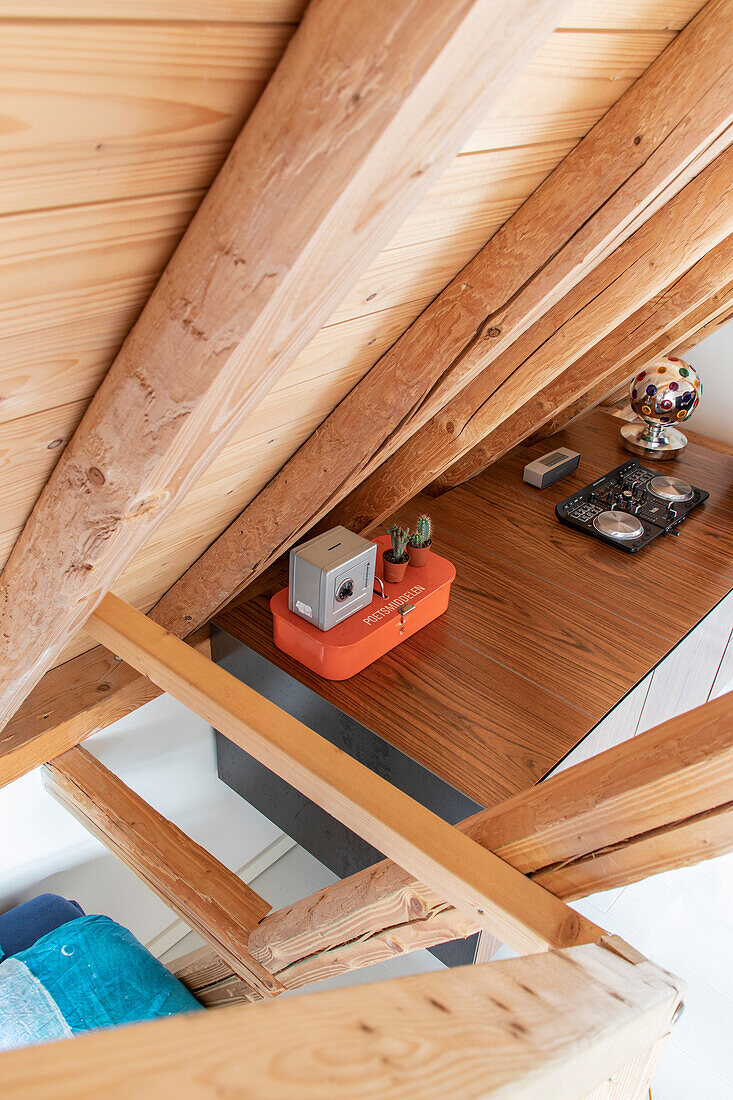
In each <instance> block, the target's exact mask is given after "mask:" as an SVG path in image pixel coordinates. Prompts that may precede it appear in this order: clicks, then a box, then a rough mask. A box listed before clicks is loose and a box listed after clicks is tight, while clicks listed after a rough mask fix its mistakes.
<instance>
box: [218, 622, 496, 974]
mask: <svg viewBox="0 0 733 1100" xmlns="http://www.w3.org/2000/svg"><path fill="white" fill-rule="evenodd" d="M212 656H213V658H214V660H215V661H216V662H217V663H218V664H220V665H221V666H222V667H223V668H225V669H226V670H227V671H228V672H230V673H232V675H233V676H236V677H237V678H238V679H239V680H241V681H242V682H243V683H246V684H248V685H249V686H250V687H252V688H253V689H254V690H255V691H257V692H258V693H259V694H260V695H263V696H264V697H265V698H266V699H270V700H271V701H272V702H274V703H277V705H278V706H279V707H280V708H281V709H282V710H284V711H286V712H287V713H288V714H290V715H292V716H293V717H294V718H297V719H298V720H299V721H301V722H303V724H304V725H306V726H308V727H309V728H310V729H313V730H315V731H316V732H317V733H319V734H320V735H321V736H322V737H325V738H326V740H328V741H330V742H331V744H333V745H336V746H338V748H340V749H343V751H344V752H347V753H348V754H349V756H352V757H353V758H354V759H355V760H358V761H359V762H360V763H362V764H364V765H365V766H366V767H368V768H371V770H372V771H374V772H376V773H377V774H378V775H381V776H382V777H383V778H384V779H387V780H389V782H390V783H393V784H394V785H395V786H396V787H398V788H399V789H400V790H402V791H404V792H405V793H406V794H409V795H410V796H411V797H412V798H414V799H415V800H416V801H418V802H421V803H422V805H423V806H426V807H427V808H428V809H430V810H432V811H433V812H434V813H436V814H438V815H439V816H440V817H442V818H443V819H444V820H445V821H449V822H450V823H451V824H455V823H456V822H458V821H461V820H462V819H463V818H464V817H468V816H470V814H472V813H475V812H476V811H477V810H479V809H481V807H480V806H479V805H478V804H477V803H475V802H473V801H472V800H471V799H470V798H467V797H466V796H465V795H464V794H462V793H461V792H460V791H457V790H456V789H455V788H454V787H451V786H450V785H449V784H448V783H446V782H445V781H444V780H442V779H440V778H438V776H436V775H434V774H433V772H431V771H429V770H428V769H427V768H424V767H422V766H421V765H420V764H418V763H417V762H416V761H414V760H412V759H411V758H410V757H409V756H407V755H406V754H405V753H403V752H400V750H399V749H396V748H395V747H394V746H393V745H390V744H389V743H388V742H387V741H385V740H384V739H383V738H381V737H378V736H377V735H376V734H375V733H373V732H372V730H370V729H368V728H367V727H366V726H363V725H361V723H359V722H357V721H355V720H354V719H353V718H351V717H349V716H348V715H346V714H344V713H343V712H342V711H340V710H339V709H338V708H337V707H335V706H333V704H331V703H329V702H327V701H326V700H325V699H322V698H321V697H320V696H319V695H316V693H315V692H313V691H311V690H310V688H307V687H305V686H304V685H303V684H300V683H299V682H298V681H297V680H295V679H293V677H292V676H289V675H288V674H287V673H285V672H283V671H282V670H281V669H279V668H277V667H276V666H275V665H273V664H271V663H270V662H269V661H267V660H266V659H265V658H264V657H261V656H260V654H259V653H256V652H255V651H254V650H253V649H250V648H249V647H248V646H246V645H244V644H243V643H242V642H240V641H238V640H237V639H236V638H233V637H232V636H231V635H230V634H228V633H226V631H223V630H220V629H218V628H215V629H214V630H213V632H212ZM216 748H217V761H218V770H219V777H220V778H221V779H222V780H223V781H224V782H225V783H227V784H228V786H230V787H231V788H232V790H234V791H236V792H237V794H239V795H241V797H242V798H245V799H246V800H247V801H248V802H249V803H250V804H251V805H252V806H254V807H255V808H256V809H258V810H259V811H260V812H261V813H263V814H265V816H266V817H268V818H269V819H270V820H271V821H273V822H274V823H275V824H276V825H277V826H278V828H280V829H282V830H283V832H284V833H287V835H288V836H290V837H292V838H293V840H295V841H297V843H298V844H301V845H302V846H303V847H304V848H305V849H306V850H307V851H308V852H310V853H311V855H313V856H315V857H316V859H319V860H320V861H321V863H324V864H325V865H326V867H328V868H330V870H332V871H333V872H334V874H337V875H338V876H339V877H341V878H344V877H345V876H346V875H351V874H354V873H355V872H356V871H360V870H362V869H363V868H364V867H368V866H369V865H370V864H372V863H375V862H377V861H378V860H379V859H381V858H383V857H382V854H381V852H378V851H377V850H376V849H375V848H373V847H372V846H371V845H370V844H367V843H366V841H364V840H362V839H361V837H359V836H357V835H356V834H355V833H353V832H352V831H351V830H350V829H347V828H346V826H344V825H342V824H341V822H340V821H337V820H336V819H335V818H333V817H331V815H330V814H327V813H326V812H325V811H324V810H322V809H321V808H320V807H319V806H316V804H315V803H313V802H311V801H310V799H308V798H306V797H305V796H304V795H302V794H301V793H300V791H297V790H296V789H295V788H294V787H292V786H291V785H290V784H289V783H286V782H285V781H284V780H282V779H281V778H280V777H279V776H278V775H275V773H274V772H272V771H270V769H269V768H266V767H264V766H263V765H262V764H260V763H258V761H256V760H255V759H254V758H253V757H252V756H250V755H249V754H248V753H246V752H244V751H243V750H242V749H240V748H239V747H238V746H237V745H234V744H232V742H231V741H229V740H228V739H227V738H226V737H224V736H223V735H222V734H220V733H217V735H216ZM476 938H477V937H476V936H471V937H469V938H468V939H466V940H456V941H455V942H454V943H450V944H441V945H440V947H436V948H433V953H434V954H435V955H436V956H437V957H438V958H440V959H441V960H442V961H443V962H445V963H446V965H448V966H455V965H463V964H465V963H469V962H472V960H473V956H474V953H475V944H476Z"/></svg>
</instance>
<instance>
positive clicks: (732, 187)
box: [324, 99, 733, 532]
mask: <svg viewBox="0 0 733 1100" xmlns="http://www.w3.org/2000/svg"><path fill="white" fill-rule="evenodd" d="M731 106H733V99H732V100H731ZM731 191H733V148H731V149H728V150H726V151H725V152H724V153H721V154H720V155H719V156H718V157H717V158H716V160H715V161H713V163H712V164H711V165H709V166H708V167H707V168H706V169H705V170H704V171H703V172H701V173H700V175H699V176H697V177H696V178H695V179H694V180H693V181H692V182H691V183H688V184H687V186H686V187H685V188H684V189H683V190H682V191H680V193H679V194H678V195H676V196H675V198H674V199H672V200H671V201H670V202H669V203H667V205H666V206H665V207H664V208H663V209H662V210H660V211H658V213H656V214H655V215H653V217H651V218H650V219H649V221H647V222H646V223H645V224H644V225H643V226H642V227H641V229H638V230H637V231H636V233H634V235H633V236H632V237H630V238H629V239H628V240H627V241H625V242H624V244H622V245H621V246H620V247H619V248H617V249H616V251H615V252H614V253H613V254H612V255H611V256H610V257H609V258H608V259H607V260H605V261H604V262H603V263H602V264H600V265H599V266H598V267H597V268H596V269H595V270H594V271H593V272H592V273H591V274H590V275H588V276H587V277H586V278H585V279H584V280H583V282H582V283H580V284H579V286H577V287H576V288H575V290H573V291H571V292H570V294H568V295H566V297H565V298H563V299H562V301H560V302H559V303H558V304H557V305H556V306H554V307H553V308H552V309H551V310H550V311H548V313H547V314H546V315H545V316H544V317H542V318H541V319H540V321H538V322H537V324H536V325H534V326H533V328H532V329H530V330H528V331H527V332H526V333H525V334H524V335H523V336H522V337H520V338H519V340H517V342H516V343H515V344H514V345H512V347H510V348H509V349H508V351H506V352H505V353H504V355H502V356H501V357H500V359H498V360H496V361H495V362H493V363H492V364H491V366H490V367H488V368H487V369H486V370H485V371H483V372H482V373H481V374H480V375H478V376H477V377H476V378H474V380H473V381H472V382H470V383H469V384H468V385H467V386H466V388H465V389H464V390H463V391H462V392H461V393H459V394H458V396H457V397H454V398H453V399H452V400H451V401H449V402H448V403H447V404H446V405H445V406H444V407H443V409H442V410H441V412H440V413H439V414H438V415H436V416H435V417H433V419H432V420H431V421H430V422H429V423H428V424H426V425H425V426H424V427H423V428H422V429H421V430H420V432H418V433H417V434H416V435H414V436H413V437H412V438H411V439H410V440H409V441H408V442H407V443H405V444H404V445H403V446H402V447H401V448H400V450H399V451H397V452H396V454H394V455H392V457H391V458H389V459H388V460H387V461H386V462H385V463H384V464H383V465H382V466H380V467H379V468H378V469H377V470H376V471H375V472H374V473H373V474H372V475H371V476H370V477H368V478H367V479H366V480H365V481H363V482H362V483H361V485H360V486H359V487H358V489H356V490H355V491H354V492H352V493H351V494H350V496H349V497H347V498H346V500H345V501H343V502H342V503H341V504H340V505H339V506H338V507H337V508H335V509H334V510H333V511H332V512H331V513H330V514H329V516H328V519H327V521H326V523H327V524H328V525H329V526H330V525H331V524H337V523H342V524H343V525H344V526H345V527H349V528H352V529H353V530H356V531H361V532H366V531H369V530H371V529H372V528H373V527H375V526H376V525H377V524H378V523H380V522H381V521H382V520H383V519H385V518H386V517H387V516H389V515H391V514H392V512H394V511H396V510H397V509H398V508H400V507H401V506H402V505H403V504H405V503H406V502H407V501H409V500H411V499H412V498H413V497H414V496H416V495H417V494H418V493H419V492H420V491H421V490H422V489H423V488H424V487H425V486H426V485H428V484H430V483H431V482H433V481H434V480H435V479H436V478H439V477H440V476H441V475H442V474H443V473H444V471H445V470H447V469H448V468H449V467H450V466H452V465H453V464H454V463H455V462H457V461H458V460H459V459H461V458H462V457H463V456H464V455H466V454H467V453H468V452H469V451H471V450H472V448H473V447H474V446H476V444H477V443H479V442H480V441H481V440H482V439H484V438H485V437H486V436H487V435H489V433H490V432H493V431H495V430H496V429H497V428H499V427H500V426H501V425H502V424H503V423H504V422H505V421H506V420H507V419H508V418H509V417H510V416H513V415H514V414H515V413H517V412H518V411H519V410H521V409H522V407H523V406H526V405H527V403H528V402H530V401H531V400H532V398H533V397H535V395H536V394H537V393H539V392H540V391H541V390H542V389H543V388H544V387H545V386H547V385H549V384H550V383H551V382H553V381H554V379H556V378H557V377H558V376H559V375H561V374H563V373H564V372H568V371H573V370H574V369H575V364H577V362H578V361H579V360H581V359H582V358H583V356H587V355H588V354H590V355H591V356H592V349H593V347H594V345H595V344H597V343H598V340H599V338H600V339H602V338H605V336H607V335H608V334H609V333H611V332H612V331H613V329H614V328H616V327H618V326H619V325H621V324H623V323H624V321H626V320H627V319H628V318H629V317H630V316H631V315H632V314H633V313H635V312H636V310H638V309H641V308H643V306H644V305H645V303H647V302H648V301H649V300H650V299H651V298H653V297H655V296H656V295H657V294H660V293H661V292H662V291H663V290H664V288H665V287H667V286H669V285H670V284H671V283H672V282H673V281H675V280H677V279H678V278H679V277H680V276H681V275H682V274H683V273H684V272H685V271H686V270H687V269H688V268H689V266H690V264H695V263H697V262H698V261H699V260H700V259H702V258H703V257H704V256H705V255H706V253H707V252H709V251H711V250H713V249H715V248H716V247H717V246H718V245H719V244H720V243H721V242H722V241H723V240H725V238H726V237H727V236H729V235H730V234H731V233H733V205H732V204H731V203H728V202H725V201H724V196H726V195H727V194H730V193H731ZM593 380H594V379H593V378H591V381H593ZM530 430H531V425H530V424H525V429H524V434H523V435H522V436H521V438H524V437H525V436H526V435H527V434H528V433H529V431H530ZM324 525H325V524H324Z"/></svg>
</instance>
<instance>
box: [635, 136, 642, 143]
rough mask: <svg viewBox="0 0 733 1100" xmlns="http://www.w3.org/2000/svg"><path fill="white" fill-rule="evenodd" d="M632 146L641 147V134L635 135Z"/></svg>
mask: <svg viewBox="0 0 733 1100" xmlns="http://www.w3.org/2000/svg"><path fill="white" fill-rule="evenodd" d="M634 145H641V134H637V135H636V137H635V138H634Z"/></svg>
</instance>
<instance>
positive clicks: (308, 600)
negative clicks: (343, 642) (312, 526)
mask: <svg viewBox="0 0 733 1100" xmlns="http://www.w3.org/2000/svg"><path fill="white" fill-rule="evenodd" d="M376 564H377V547H376V544H375V543H373V542H369V540H368V539H363V538H362V537H361V535H355V534H354V532H353V531H348V530H347V529H346V527H334V528H332V530H330V531H326V532H325V534H323V535H316V537H315V538H313V539H309V540H308V542H303V543H301V545H300V546H297V547H296V548H295V549H294V550H291V551H290V582H289V583H290V588H289V597H288V607H289V608H290V610H291V611H293V612H294V613H295V614H296V615H301V616H302V617H303V618H304V619H307V620H308V622H311V623H313V625H314V626H317V627H318V628H319V630H330V629H331V627H332V626H337V625H338V623H340V622H342V621H343V620H344V619H348V617H349V615H353V614H354V612H355V611H361V609H362V608H363V607H367V605H368V604H370V603H371V602H372V596H373V589H374V570H375V568H376Z"/></svg>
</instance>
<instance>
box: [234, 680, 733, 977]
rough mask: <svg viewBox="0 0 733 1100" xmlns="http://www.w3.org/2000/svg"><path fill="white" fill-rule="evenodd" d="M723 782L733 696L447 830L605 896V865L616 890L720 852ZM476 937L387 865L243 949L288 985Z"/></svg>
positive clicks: (731, 741) (732, 761)
mask: <svg viewBox="0 0 733 1100" xmlns="http://www.w3.org/2000/svg"><path fill="white" fill-rule="evenodd" d="M732 784H733V695H728V696H722V697H721V698H719V699H716V700H715V701H713V702H710V703H706V704H704V705H703V706H701V707H697V708H696V709H694V710H692V711H688V712H687V713H686V714H681V715H679V716H678V717H676V718H672V719H670V720H669V721H667V722H664V723H662V725H660V726H656V727H655V728H654V729H651V730H647V731H646V732H644V733H642V734H639V735H638V736H637V737H634V738H631V739H630V740H628V741H625V742H624V743H622V744H620V745H618V746H616V747H615V748H612V749H608V750H606V751H605V752H603V753H600V754H599V755H597V756H594V757H591V758H590V759H589V760H584V761H583V762H582V763H580V764H576V765H574V766H573V767H571V768H568V769H567V770H565V771H563V772H560V773H558V775H556V776H553V777H552V778H550V779H547V780H545V781H544V782H542V783H539V784H538V785H537V786H535V787H532V788H531V789H530V790H527V791H523V792H521V793H520V794H517V795H515V796H513V797H512V798H510V799H508V800H507V801H505V802H503V803H500V804H499V805H497V806H495V807H493V808H492V809H490V810H483V811H481V812H479V813H478V814H475V815H474V816H473V817H470V818H467V819H466V820H465V821H463V822H461V823H460V824H459V825H457V826H456V828H458V829H461V830H462V831H465V832H466V833H467V834H468V835H469V836H471V837H472V838H473V839H474V840H476V841H478V843H480V844H481V845H482V846H486V847H488V848H490V849H491V850H492V851H493V852H494V854H495V855H498V856H500V858H501V859H503V860H505V861H506V862H507V863H509V864H510V865H511V866H513V867H516V868H517V869H519V870H521V871H523V872H524V873H525V874H532V875H535V874H536V875H537V877H538V878H539V880H540V881H543V882H544V883H545V884H546V885H547V886H548V888H550V889H553V890H555V889H556V890H557V894H558V896H560V897H562V898H563V899H565V898H566V897H568V898H575V897H578V896H583V895H585V894H586V893H588V894H590V893H593V892H594V891H595V890H596V889H603V888H604V886H603V884H604V883H605V882H607V881H609V869H610V870H612V871H613V873H614V875H615V879H614V881H615V884H616V885H623V884H624V883H625V882H627V881H628V882H634V881H637V879H639V878H643V877H645V873H644V870H643V866H644V864H643V861H640V859H639V857H640V856H641V857H644V858H646V857H647V856H649V858H650V859H652V860H653V862H651V863H649V864H648V865H647V866H648V870H647V872H646V873H648V874H653V873H658V872H659V871H663V870H670V869H672V868H674V867H676V866H681V865H685V864H688V863H694V862H699V861H700V860H701V859H706V858H710V857H711V856H714V855H717V854H721V853H723V852H725V851H730V850H731V849H732V848H733V829H732V828H731V824H732V823H733V822H732V819H731V815H730V813H729V812H727V808H728V807H729V803H730V792H731V789H732ZM726 815H727V816H726ZM672 830H674V831H672ZM660 837H661V838H662V839H659V838H660ZM611 849H613V850H614V852H613V855H612V854H611ZM595 853H598V854H599V864H598V868H597V871H598V877H597V878H595V877H594V866H595V864H594V858H595ZM601 856H602V857H603V858H602V859H600V857H601ZM564 863H566V864H568V865H569V866H572V867H573V870H572V872H570V871H569V872H568V876H567V879H563V877H562V875H561V874H559V873H558V871H559V870H561V869H562V865H563V864H564ZM548 868H549V869H551V870H552V871H553V873H554V874H555V877H554V878H552V877H551V875H550V872H549V871H546V870H545V869H548ZM581 874H582V889H579V885H578V883H579V881H581V880H580V878H579V876H580V875H581ZM543 876H544V877H543ZM566 890H567V894H566V893H565V891H566ZM477 929H478V926H477V924H476V922H475V921H473V920H472V919H470V917H469V916H467V915H464V914H462V913H459V912H458V911H457V910H456V909H454V908H452V907H451V906H449V905H447V904H446V902H445V900H444V899H443V898H442V897H441V896H440V895H439V894H436V893H435V892H434V891H432V890H430V889H429V888H428V887H427V886H425V885H424V884H423V883H422V882H419V881H416V880H415V879H414V878H412V877H411V876H410V875H407V874H405V872H404V871H403V870H402V869H401V868H399V867H397V866H396V865H395V863H393V862H391V861H389V860H385V861H383V862H381V863H378V864H375V865H374V866H373V867H368V868H366V869H365V870H364V871H360V872H358V873H357V874H355V875H351V876H350V877H349V878H346V879H342V880H341V881H340V882H337V883H334V885H333V886H329V887H328V888H327V889H326V890H321V891H319V892H318V893H317V894H314V895H312V896H311V897H308V898H304V899H302V901H298V902H295V903H294V904H293V905H290V906H288V907H287V908H286V909H281V910H277V911H276V912H273V913H270V914H269V915H268V916H267V917H265V919H264V920H263V921H262V922H261V923H260V924H259V925H258V927H257V929H256V930H255V931H254V932H253V934H252V936H251V938H250V942H249V946H250V950H251V951H252V953H253V954H254V955H255V957H256V958H257V959H259V961H260V962H261V963H262V964H263V965H264V966H265V967H267V969H268V970H270V971H271V972H272V973H274V974H277V975H278V977H279V978H280V980H281V981H282V982H283V984H284V985H286V986H287V987H288V988H296V987H299V986H302V985H305V984H307V983H309V982H312V981H319V980H321V979H322V978H326V977H331V976H333V975H335V974H340V973H344V972H346V971H349V970H353V969H356V968H358V967H361V966H368V965H371V964H372V963H375V962H381V961H383V960H385V959H389V958H392V957H393V956H395V955H399V954H403V953H404V952H406V951H414V950H416V949H418V948H422V947H432V946H434V945H436V944H439V943H444V942H445V941H446V940H451V939H457V938H462V937H464V936H467V935H470V934H471V933H473V932H476V931H477Z"/></svg>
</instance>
